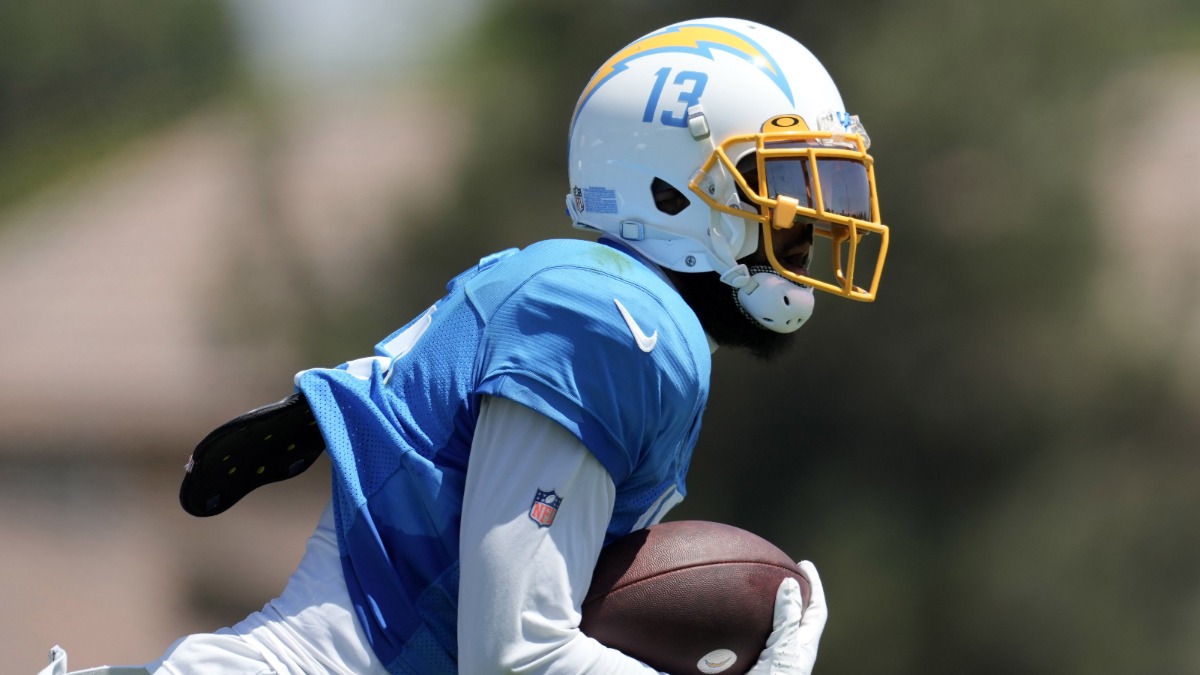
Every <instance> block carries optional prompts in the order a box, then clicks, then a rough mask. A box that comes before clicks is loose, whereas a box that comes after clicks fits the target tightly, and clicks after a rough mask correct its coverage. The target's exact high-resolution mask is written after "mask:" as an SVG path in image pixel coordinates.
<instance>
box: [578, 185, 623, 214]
mask: <svg viewBox="0 0 1200 675" xmlns="http://www.w3.org/2000/svg"><path fill="white" fill-rule="evenodd" d="M582 204H583V206H582V207H581V208H580V209H579V210H580V211H585V210H586V211H591V212H592V213H616V212H617V192H616V190H610V189H608V188H604V187H585V188H583V195H582Z"/></svg>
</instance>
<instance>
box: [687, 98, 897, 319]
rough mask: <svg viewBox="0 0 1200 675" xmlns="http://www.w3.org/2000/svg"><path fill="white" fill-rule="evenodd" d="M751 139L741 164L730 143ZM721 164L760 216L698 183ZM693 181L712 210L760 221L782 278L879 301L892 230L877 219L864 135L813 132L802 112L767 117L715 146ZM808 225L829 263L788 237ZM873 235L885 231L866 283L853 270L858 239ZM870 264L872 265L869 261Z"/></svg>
mask: <svg viewBox="0 0 1200 675" xmlns="http://www.w3.org/2000/svg"><path fill="white" fill-rule="evenodd" d="M750 143H752V144H754V149H753V151H751V152H746V153H744V154H743V155H742V157H741V161H740V162H738V163H735V162H734V161H733V160H732V159H730V157H729V154H728V153H729V149H730V148H731V147H733V146H736V145H739V144H741V145H744V144H750ZM717 162H720V163H721V164H722V165H723V166H724V167H725V168H726V169H727V170H728V171H729V173H730V175H732V176H733V179H734V182H735V183H736V184H737V187H738V188H739V189H740V190H739V191H740V192H741V195H742V199H743V200H746V201H748V202H749V203H752V204H754V205H755V206H757V207H758V209H759V213H758V214H754V213H749V212H747V211H745V210H742V209H739V208H738V207H736V206H730V205H726V204H721V203H719V202H718V201H716V200H715V199H713V198H712V197H711V196H709V195H708V194H706V191H705V190H703V189H701V187H700V184H701V183H702V182H703V181H704V180H705V178H706V176H707V174H708V173H709V172H710V171H712V169H713V167H714V166H715V165H716V163H717ZM739 167H740V170H739ZM688 187H689V188H690V189H691V190H692V192H694V193H696V194H697V195H698V196H699V197H700V199H701V200H703V201H704V202H705V203H706V204H708V206H709V207H711V208H713V209H716V210H718V211H721V212H723V213H728V214H731V215H734V216H738V217H742V218H749V219H752V220H757V221H758V222H760V223H761V224H762V234H763V246H764V247H765V249H766V250H765V253H766V257H767V259H768V260H769V261H770V263H771V266H772V267H773V268H774V269H775V271H776V272H778V273H779V274H780V275H782V276H783V277H784V278H785V279H789V280H791V281H794V282H796V283H798V284H804V285H807V286H812V287H813V288H817V289H820V290H822V291H826V292H829V293H833V294H835V295H840V296H842V297H846V298H850V299H852V300H860V301H863V302H871V301H872V300H874V299H875V293H876V290H877V289H878V287H879V277H880V275H881V274H882V273H883V263H884V259H885V258H886V257H887V249H888V228H887V226H886V225H884V224H883V223H882V222H881V221H880V218H879V200H878V196H877V195H876V191H875V169H874V160H873V159H872V158H871V156H870V155H868V154H867V143H866V141H865V139H864V135H863V134H858V133H848V132H847V133H839V132H833V131H810V130H809V129H808V126H807V125H806V124H805V122H804V120H802V119H801V118H800V117H799V116H797V115H779V116H777V117H773V118H771V119H769V120H767V122H766V123H765V124H763V127H762V131H761V132H760V133H757V134H747V135H742V136H734V137H731V138H728V139H726V140H725V141H724V142H722V143H721V144H720V145H718V146H717V147H716V149H715V150H714V151H713V153H712V155H710V156H709V158H708V160H707V161H705V163H704V165H703V166H702V167H701V168H700V170H699V171H698V172H696V174H695V175H694V176H693V177H692V180H691V182H690V183H689V184H688ZM809 225H811V226H812V231H813V233H814V234H816V235H818V236H820V237H821V238H822V239H823V240H825V241H826V242H827V243H828V245H829V248H831V250H832V253H831V255H830V256H829V257H830V258H831V259H832V260H831V262H832V264H831V266H830V268H829V269H820V264H818V263H813V262H808V261H809V259H810V258H809V255H808V252H807V249H806V250H805V254H804V255H798V254H797V253H796V252H797V251H798V249H797V248H796V247H797V246H798V241H799V240H798V238H797V236H796V234H797V233H791V234H790V236H789V231H792V230H793V228H795V227H805V228H807V226H809ZM869 233H874V234H878V235H879V236H880V241H879V245H878V250H877V251H875V252H874V255H873V256H871V255H870V254H865V255H866V257H868V258H870V257H873V258H874V265H873V270H871V271H870V272H869V274H868V275H865V276H864V277H863V278H869V279H870V282H869V284H865V285H857V284H855V274H856V271H857V270H858V269H859V268H860V267H864V264H863V261H860V259H859V258H860V247H859V245H860V244H861V243H862V241H863V237H864V236H866V235H867V234H869ZM807 241H808V237H807V234H805V235H804V242H807ZM817 248H823V247H817ZM864 248H865V247H864ZM806 263H807V265H806ZM865 265H866V266H868V267H869V266H871V263H870V261H869V260H868V261H867V262H866V263H865ZM822 273H823V274H822Z"/></svg>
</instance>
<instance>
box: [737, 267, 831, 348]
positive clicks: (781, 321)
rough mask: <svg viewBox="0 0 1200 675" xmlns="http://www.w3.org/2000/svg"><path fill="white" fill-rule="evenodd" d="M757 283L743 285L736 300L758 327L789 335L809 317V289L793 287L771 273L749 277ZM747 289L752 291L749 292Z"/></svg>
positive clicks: (811, 296)
mask: <svg viewBox="0 0 1200 675" xmlns="http://www.w3.org/2000/svg"><path fill="white" fill-rule="evenodd" d="M750 278H751V279H752V280H753V281H755V282H757V283H750V284H746V285H745V286H743V287H742V288H739V289H738V290H737V300H738V303H739V304H740V305H741V306H742V311H744V312H745V313H746V314H747V316H749V317H750V318H751V319H754V320H755V321H756V322H758V325H760V326H762V327H763V328H766V329H767V330H772V331H775V332H776V333H791V332H793V331H795V330H797V329H798V328H800V326H803V325H804V322H805V321H808V317H810V316H812V311H813V304H814V302H815V300H814V298H813V290H812V288H809V287H805V286H801V285H799V284H794V283H792V282H790V281H788V280H787V279H784V278H783V277H781V276H779V275H777V274H772V273H770V272H758V273H756V274H754V275H753V276H752V277H750ZM746 288H752V289H753V290H751V291H750V292H749V293H747V292H746V290H745V289H746Z"/></svg>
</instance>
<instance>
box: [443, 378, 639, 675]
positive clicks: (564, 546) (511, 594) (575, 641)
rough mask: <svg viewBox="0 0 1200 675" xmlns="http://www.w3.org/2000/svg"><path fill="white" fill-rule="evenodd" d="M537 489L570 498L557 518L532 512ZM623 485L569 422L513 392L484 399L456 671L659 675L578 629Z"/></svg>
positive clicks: (466, 536) (473, 461)
mask: <svg viewBox="0 0 1200 675" xmlns="http://www.w3.org/2000/svg"><path fill="white" fill-rule="evenodd" d="M538 490H543V491H549V490H553V491H554V492H555V493H556V494H557V495H558V496H560V497H562V503H561V504H560V505H559V508H558V513H557V515H556V517H555V519H554V522H553V524H552V525H551V526H550V527H539V526H538V525H537V523H535V522H534V521H533V520H532V519H531V518H530V516H529V511H530V507H531V506H532V504H533V499H534V496H535V494H536V492H537V491H538ZM615 494H616V492H615V487H614V485H613V481H612V478H611V477H610V476H609V474H608V472H607V471H606V470H605V469H604V467H603V466H602V465H601V464H600V462H599V461H597V460H596V458H595V457H594V456H593V455H592V454H591V453H590V452H588V450H587V448H586V447H584V446H583V444H582V443H581V442H580V441H579V440H578V439H577V438H575V437H574V436H573V435H571V434H570V432H568V431H567V430H566V429H565V428H563V427H562V426H560V425H559V424H557V423H556V422H554V421H553V420H551V419H550V418H548V417H546V416H544V415H541V414H539V413H537V412H535V411H533V410H531V409H529V408H526V407H524V406H522V405H520V404H517V403H514V402H512V401H508V400H505V399H500V398H490V397H489V398H487V399H485V401H484V402H483V404H482V408H481V411H480V415H479V422H478V425H477V426H476V428H475V437H474V441H473V442H472V446H471V457H470V462H469V465H468V468H467V483H466V493H465V498H464V501H463V511H462V529H461V532H460V534H459V545H460V559H461V560H460V566H461V567H460V585H459V606H458V665H459V672H462V673H471V674H472V675H484V674H487V673H530V674H533V673H537V674H542V675H583V674H585V673H586V674H596V675H627V674H637V675H646V674H648V673H655V672H657V671H655V670H654V669H652V668H650V667H649V666H647V665H645V664H643V663H641V662H640V661H637V660H635V659H633V658H631V657H629V656H626V655H625V654H622V653H621V652H619V651H616V650H614V649H609V648H607V647H605V646H603V645H601V644H600V643H599V642H597V641H596V640H594V639H592V638H590V637H588V636H586V635H584V634H583V633H582V632H580V630H579V621H580V605H581V603H582V601H583V598H584V595H585V594H586V593H587V590H588V586H589V584H590V583H591V578H592V569H593V568H594V567H595V563H596V558H597V557H598V556H599V554H600V548H601V545H602V544H603V542H604V534H605V530H606V528H607V527H608V522H609V518H610V517H611V516H612V510H613V504H614V499H615Z"/></svg>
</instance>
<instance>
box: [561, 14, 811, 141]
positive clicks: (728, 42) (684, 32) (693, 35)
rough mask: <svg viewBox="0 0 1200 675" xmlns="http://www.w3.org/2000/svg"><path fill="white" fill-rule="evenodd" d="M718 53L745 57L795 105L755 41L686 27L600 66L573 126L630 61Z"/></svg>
mask: <svg viewBox="0 0 1200 675" xmlns="http://www.w3.org/2000/svg"><path fill="white" fill-rule="evenodd" d="M714 49H715V50H720V51H723V52H727V53H730V54H733V55H735V56H738V57H741V58H742V59H745V60H746V61H747V62H749V63H751V64H753V65H754V66H755V67H757V68H758V69H759V70H760V71H762V73H763V74H764V75H766V76H767V77H768V78H770V79H771V81H772V82H774V83H775V85H776V86H777V87H779V90H780V91H782V92H783V94H784V96H787V99H788V101H789V102H794V99H793V98H792V90H791V87H790V86H788V82H787V79H786V78H785V77H784V76H783V70H782V69H781V68H780V67H779V64H778V63H776V62H775V59H773V58H771V55H770V54H768V53H767V52H766V50H764V49H763V48H762V47H760V46H759V45H758V43H756V42H755V41H754V40H751V39H750V38H748V37H746V36H745V35H742V34H741V33H738V32H736V31H732V30H730V29H728V28H724V27H721V26H712V25H708V24H685V25H682V26H673V27H671V28H668V29H666V30H663V31H660V32H658V33H653V34H651V35H647V36H645V37H643V38H641V39H640V40H637V41H636V42H634V43H632V44H630V45H629V46H627V47H625V48H624V49H622V50H621V51H619V52H617V53H616V54H614V55H613V56H612V58H610V59H609V60H608V61H607V62H606V63H605V64H604V65H603V66H600V69H599V70H597V71H596V74H595V75H593V76H592V80H591V81H590V82H588V85H587V86H586V87H584V90H583V94H581V95H580V97H579V103H577V104H576V105H575V114H574V115H572V117H571V125H572V126H574V125H575V119H577V118H578V117H579V113H580V111H581V110H583V106H585V105H586V104H587V102H588V99H590V98H591V97H592V95H593V94H594V93H596V90H597V89H599V88H600V87H602V86H603V85H604V83H605V82H607V81H608V80H610V79H612V77H613V76H615V75H616V74H618V73H620V72H622V71H624V70H625V69H626V68H628V65H627V64H628V63H629V62H630V61H632V60H634V59H637V58H640V57H642V56H647V55H649V54H659V53H662V52H680V53H685V54H696V55H698V56H703V57H705V58H708V59H713V58H714V56H713V50H714Z"/></svg>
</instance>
